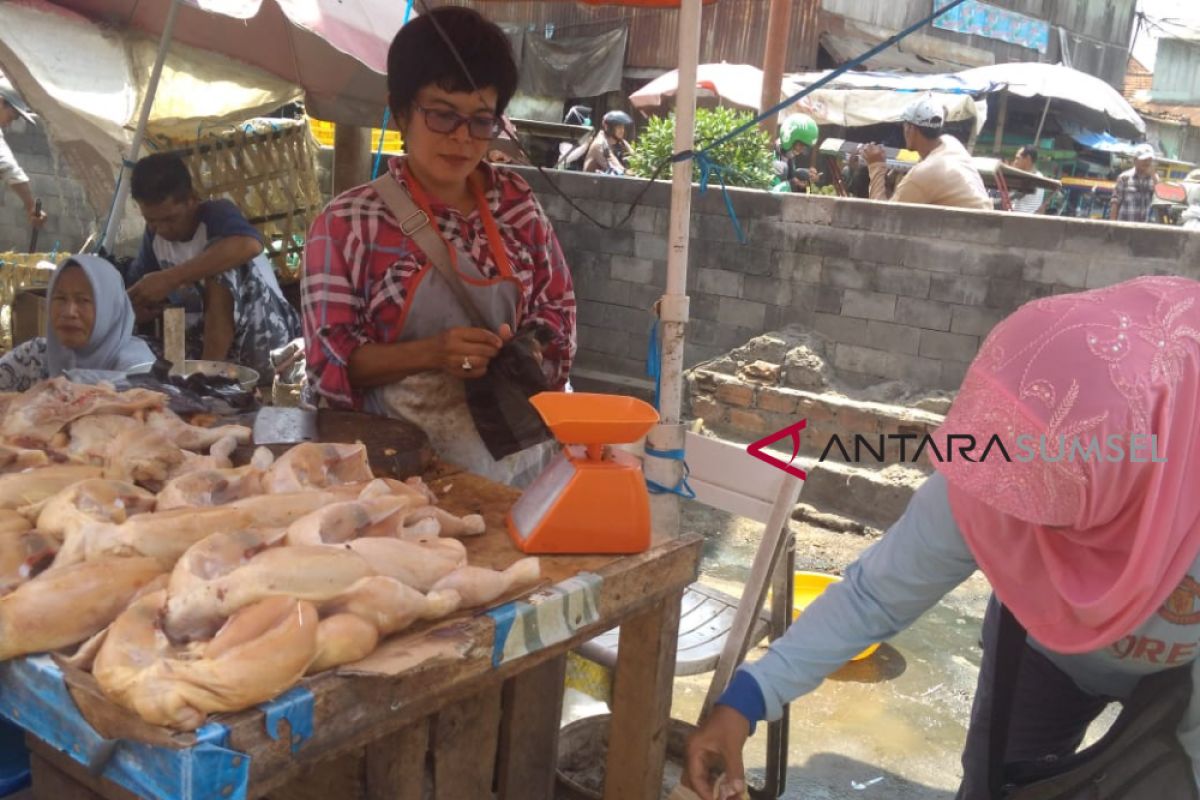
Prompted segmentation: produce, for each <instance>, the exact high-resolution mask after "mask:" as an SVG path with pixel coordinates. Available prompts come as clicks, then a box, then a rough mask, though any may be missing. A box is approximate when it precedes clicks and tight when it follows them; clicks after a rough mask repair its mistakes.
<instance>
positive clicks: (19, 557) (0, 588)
mask: <svg viewBox="0 0 1200 800" xmlns="http://www.w3.org/2000/svg"><path fill="white" fill-rule="evenodd" d="M57 549H58V542H57V541H55V540H54V539H52V538H50V537H49V536H43V535H42V534H41V533H39V532H38V531H4V532H3V533H0V594H7V593H8V592H10V591H12V590H13V589H15V588H17V587H18V586H20V585H21V584H22V583H24V582H25V581H27V580H29V579H30V578H33V577H35V576H36V575H37V574H38V573H40V572H41V571H42V570H43V569H45V568H46V567H47V566H48V565H49V564H50V562H51V561H52V560H53V559H54V553H55V552H56V551H57Z"/></svg>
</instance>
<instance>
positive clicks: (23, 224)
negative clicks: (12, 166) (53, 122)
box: [0, 125, 95, 253]
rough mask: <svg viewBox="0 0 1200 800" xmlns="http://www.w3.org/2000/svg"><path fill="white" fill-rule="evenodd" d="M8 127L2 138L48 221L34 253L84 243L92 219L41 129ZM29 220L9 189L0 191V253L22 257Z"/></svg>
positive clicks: (68, 248) (69, 249) (26, 241)
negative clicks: (19, 254) (20, 255)
mask: <svg viewBox="0 0 1200 800" xmlns="http://www.w3.org/2000/svg"><path fill="white" fill-rule="evenodd" d="M13 127H15V126H10V127H9V128H8V130H6V131H4V138H5V140H6V141H7V142H8V146H9V147H11V148H12V150H13V154H14V155H15V156H16V157H17V162H18V163H20V165H21V168H22V169H23V170H25V172H26V174H28V175H29V180H30V183H31V188H32V190H33V195H34V197H35V198H36V197H40V198H41V199H42V207H43V208H44V209H45V211H46V213H47V214H48V215H49V217H48V219H47V220H46V224H45V226H44V227H43V228H42V232H41V234H40V235H39V236H38V247H37V249H38V251H40V252H50V251H51V250H53V249H54V245H55V243H56V242H57V243H58V248H59V250H61V251H74V250H77V249H78V248H79V246H80V245H82V244H83V242H84V239H86V238H87V235H88V231H89V229H90V227H91V226H92V225H93V224H94V220H95V213H94V212H93V211H92V209H91V207H90V206H89V205H88V204H87V203H86V202H85V201H84V197H83V189H82V187H81V186H80V185H79V184H78V183H77V182H76V181H75V180H74V179H73V178H71V177H70V171H69V169H68V167H67V166H66V164H65V163H63V162H62V160H61V159H59V158H58V156H57V154H55V153H54V150H53V148H52V146H51V144H50V141H49V140H48V139H47V138H46V135H45V133H44V132H43V130H42V129H41V128H40V127H37V126H33V125H26V126H25V130H24V131H22V132H20V133H16V132H15V131H14V130H13ZM30 232H31V231H30V228H29V220H28V217H27V216H26V214H25V205H24V204H23V203H22V202H21V199H20V198H19V197H17V195H16V193H14V192H13V191H12V190H11V189H9V188H8V186H0V252H6V251H15V252H20V253H24V252H26V251H27V250H28V249H29V235H30Z"/></svg>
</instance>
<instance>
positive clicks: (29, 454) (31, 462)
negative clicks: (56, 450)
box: [0, 444, 50, 472]
mask: <svg viewBox="0 0 1200 800" xmlns="http://www.w3.org/2000/svg"><path fill="white" fill-rule="evenodd" d="M49 463H50V456H49V455H47V454H46V452H45V451H44V450H26V449H24V448H22V447H10V446H9V445H5V444H0V472H21V471H22V470H27V469H29V468H31V467H44V466H46V465H47V464H49Z"/></svg>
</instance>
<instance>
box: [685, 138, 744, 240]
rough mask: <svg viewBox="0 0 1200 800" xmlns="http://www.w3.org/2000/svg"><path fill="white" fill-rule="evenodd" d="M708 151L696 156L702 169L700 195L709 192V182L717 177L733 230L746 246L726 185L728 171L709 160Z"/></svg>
mask: <svg viewBox="0 0 1200 800" xmlns="http://www.w3.org/2000/svg"><path fill="white" fill-rule="evenodd" d="M708 150H709V148H707V147H706V148H704V149H703V150H701V151H700V152H698V153H696V156H695V159H696V166H698V167H699V168H700V194H704V193H705V192H707V191H708V181H709V179H710V178H711V177H712V176H713V175H716V176H717V180H719V181H720V182H721V197H723V198H724V200H725V213H726V214H728V215H729V219H730V220H732V221H733V230H734V232H735V233H736V234H737V239H738V243H739V244H746V242H747V239H746V234H745V232H744V231H743V230H742V224H741V223H740V222H738V218H737V213H736V212H735V211H734V210H733V198H731V197H730V196H729V187H728V186H726V185H725V173H726V172H727V171H728V170H727V169H726V168H725V167H723V166H721V165H720V164H717V163H716V162H714V161H713V160H712V159H711V158H709V157H708Z"/></svg>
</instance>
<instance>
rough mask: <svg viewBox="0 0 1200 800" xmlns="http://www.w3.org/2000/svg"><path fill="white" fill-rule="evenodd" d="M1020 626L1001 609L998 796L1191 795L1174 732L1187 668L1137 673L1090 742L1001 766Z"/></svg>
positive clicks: (1186, 692)
mask: <svg viewBox="0 0 1200 800" xmlns="http://www.w3.org/2000/svg"><path fill="white" fill-rule="evenodd" d="M1025 636H1026V633H1025V628H1024V627H1023V626H1022V625H1021V623H1020V622H1018V621H1017V618H1016V617H1015V616H1013V614H1012V612H1011V611H1009V610H1008V608H1002V610H1001V617H1000V632H999V636H998V638H997V644H996V646H997V651H996V679H995V684H994V687H995V689H994V694H993V696H992V709H993V710H992V720H991V736H990V740H989V753H988V756H989V758H988V767H989V785H990V787H991V794H992V797H994V798H999V799H1000V800H1197V797H1198V793H1197V790H1196V778H1195V776H1194V774H1193V771H1192V760H1191V758H1190V757H1189V756H1188V754H1187V753H1186V752H1185V751H1184V749H1183V746H1182V745H1181V744H1180V743H1179V736H1178V734H1177V733H1176V729H1177V728H1178V727H1179V722H1180V719H1181V718H1182V717H1183V712H1184V710H1185V709H1186V708H1187V707H1188V703H1189V702H1190V700H1191V696H1192V673H1191V669H1192V668H1191V665H1188V666H1184V667H1178V668H1175V669H1171V670H1165V671H1163V672H1159V673H1155V674H1153V675H1149V676H1147V677H1145V678H1143V679H1142V680H1141V681H1140V682H1139V683H1138V685H1137V688H1136V689H1135V690H1134V692H1133V694H1132V696H1130V698H1129V699H1128V700H1127V701H1126V702H1125V704H1124V706H1123V707H1122V709H1121V713H1120V714H1119V715H1118V717H1117V720H1116V722H1114V723H1113V726H1112V727H1111V728H1110V729H1109V731H1108V732H1107V733H1106V734H1105V735H1104V736H1103V737H1102V738H1101V739H1100V740H1099V741H1098V742H1096V743H1095V744H1093V745H1092V746H1091V747H1088V748H1085V749H1083V750H1081V751H1079V752H1078V753H1075V754H1073V755H1070V756H1067V757H1065V758H1061V759H1058V760H1056V761H1054V762H1052V763H1047V762H1037V763H1014V764H1005V763H1004V750H1005V746H1006V744H1007V742H1008V728H1009V721H1010V719H1011V711H1012V699H1013V697H1014V694H1015V691H1016V682H1017V678H1016V676H1017V668H1018V667H1019V666H1020V661H1021V653H1022V651H1023V650H1024V648H1025Z"/></svg>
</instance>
